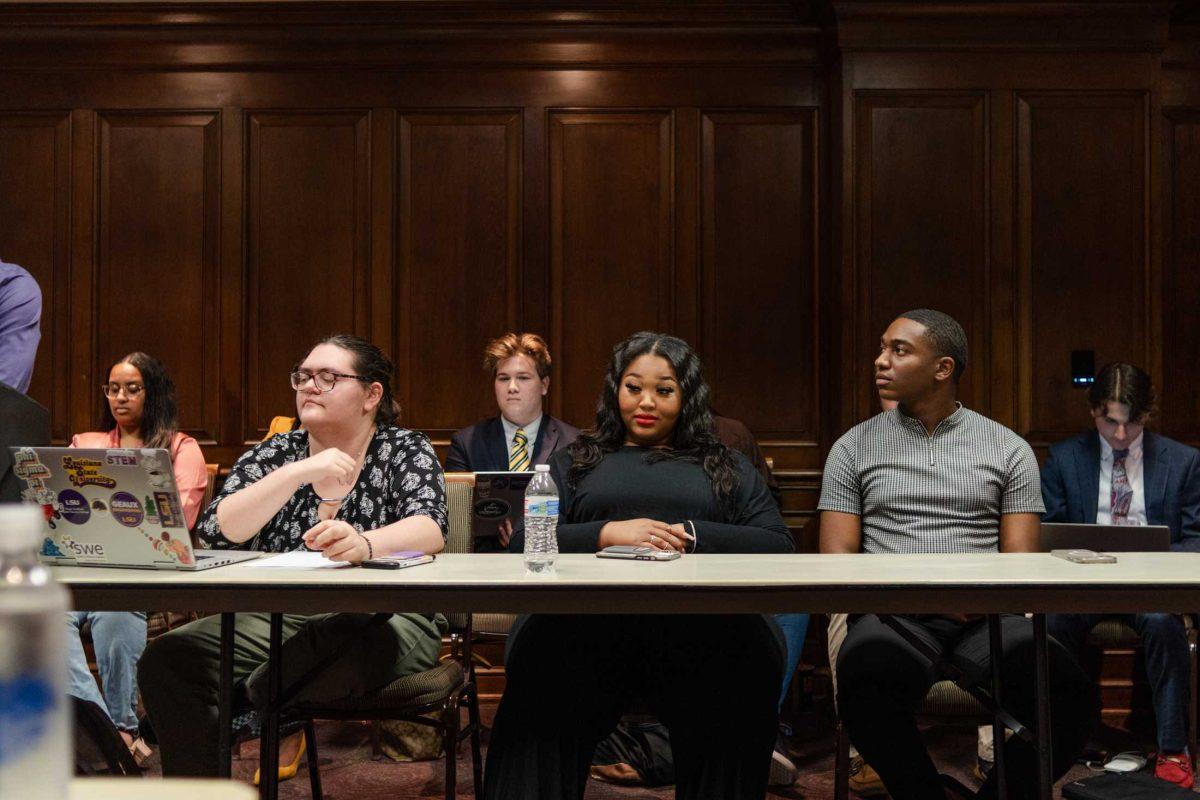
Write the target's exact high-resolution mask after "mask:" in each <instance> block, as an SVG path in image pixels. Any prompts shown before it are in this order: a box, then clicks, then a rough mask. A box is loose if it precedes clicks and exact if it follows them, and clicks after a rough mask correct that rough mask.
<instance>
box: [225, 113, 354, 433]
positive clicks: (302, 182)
mask: <svg viewBox="0 0 1200 800" xmlns="http://www.w3.org/2000/svg"><path fill="white" fill-rule="evenodd" d="M247 122H248V125H247V127H248V132H247V147H248V153H247V162H246V163H247V179H248V199H247V203H246V215H247V221H246V229H247V232H248V237H249V252H248V257H247V270H248V276H247V295H246V319H247V325H248V331H247V337H246V345H247V351H246V357H245V366H246V370H247V374H246V383H245V391H246V400H245V404H244V409H245V417H244V420H243V431H244V432H243V436H244V437H245V438H246V440H247V441H257V440H258V439H261V438H262V435H263V434H264V433H265V432H266V429H267V426H268V425H269V424H270V421H271V418H272V417H273V416H275V415H277V414H287V415H294V414H295V393H294V392H292V390H291V387H289V386H288V381H287V374H288V370H289V369H290V368H291V366H292V365H293V364H294V363H295V362H296V360H297V359H298V358H301V357H303V355H304V350H305V348H306V347H308V346H309V345H311V344H312V343H313V342H315V341H316V340H317V339H319V338H320V337H322V336H325V335H327V334H330V333H339V332H349V333H357V334H360V335H362V334H366V333H368V332H369V330H370V313H369V305H368V300H367V286H368V285H369V280H370V270H369V268H368V267H369V265H370V263H371V260H370V238H369V230H368V219H369V209H368V203H369V196H370V180H369V176H368V168H369V164H370V141H369V140H370V114H369V113H368V112H365V111H330V112H325V113H307V112H270V111H256V112H251V113H250V115H249V118H248V121H247Z"/></svg>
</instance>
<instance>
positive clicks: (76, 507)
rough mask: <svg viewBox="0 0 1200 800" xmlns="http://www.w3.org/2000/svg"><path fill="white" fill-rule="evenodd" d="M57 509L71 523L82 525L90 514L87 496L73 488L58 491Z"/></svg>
mask: <svg viewBox="0 0 1200 800" xmlns="http://www.w3.org/2000/svg"><path fill="white" fill-rule="evenodd" d="M58 511H59V513H60V514H61V515H62V518H63V519H65V520H66V521H67V522H70V523H71V524H72V525H82V524H83V523H85V522H87V521H88V520H89V519H90V518H91V516H92V509H91V507H89V506H88V501H87V498H86V497H84V496H83V495H82V494H80V493H79V492H77V491H75V490H74V489H63V490H62V491H61V492H59V493H58Z"/></svg>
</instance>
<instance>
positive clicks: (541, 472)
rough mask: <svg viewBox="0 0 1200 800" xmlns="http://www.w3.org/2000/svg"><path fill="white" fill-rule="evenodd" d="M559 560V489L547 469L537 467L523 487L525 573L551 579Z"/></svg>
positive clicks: (542, 466)
mask: <svg viewBox="0 0 1200 800" xmlns="http://www.w3.org/2000/svg"><path fill="white" fill-rule="evenodd" d="M556 558H558V487H557V486H555V485H554V479H553V478H551V477H550V467H549V466H548V465H547V464H538V465H537V466H536V467H534V475H533V479H532V480H531V481H529V485H528V486H526V487H525V570H526V571H527V572H529V573H531V574H534V575H553V574H554V559H556Z"/></svg>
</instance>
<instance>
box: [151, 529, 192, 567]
mask: <svg viewBox="0 0 1200 800" xmlns="http://www.w3.org/2000/svg"><path fill="white" fill-rule="evenodd" d="M139 530H141V531H142V535H143V536H145V537H146V538H147V539H149V540H150V544H152V545H154V549H155V550H157V551H158V552H160V553H162V554H163V555H164V556H166V557H167V558H170V559H171V560H172V561H176V562H178V563H180V564H184V565H186V566H189V567H190V566H191V565H192V564H194V563H195V562H194V561H193V560H192V554H191V553H190V552H189V551H188V548H187V545H186V544H184V543H183V541H182V540H180V539H172V538H171V534H169V533H167V532H166V531H163V532H162V533H161V534H160V535H159V536H157V537H156V536H154V535H153V534H150V533H147V532H146V531H145V530H143V529H139Z"/></svg>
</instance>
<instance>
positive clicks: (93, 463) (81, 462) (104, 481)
mask: <svg viewBox="0 0 1200 800" xmlns="http://www.w3.org/2000/svg"><path fill="white" fill-rule="evenodd" d="M62 465H63V469H64V470H66V472H67V477H68V478H70V479H71V485H72V486H77V487H84V486H100V487H102V488H104V489H112V488H114V487H115V486H116V485H117V482H116V480H114V479H113V478H112V477H111V476H109V475H105V474H104V473H103V472H101V469H103V467H104V464H102V463H101V462H100V460H99V459H95V458H77V457H75V456H63V460H62Z"/></svg>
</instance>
